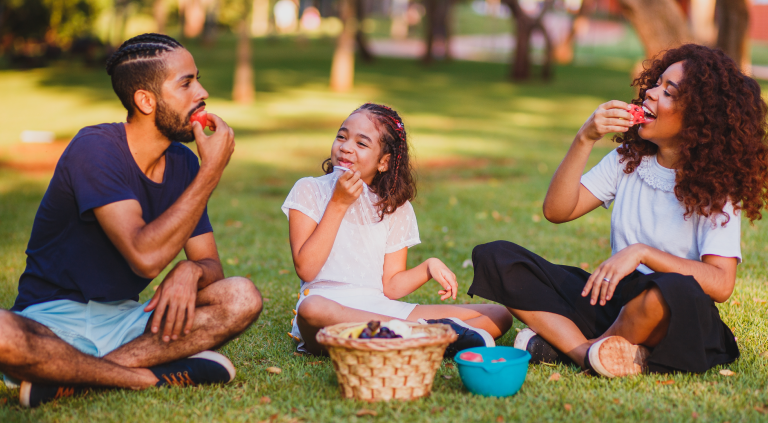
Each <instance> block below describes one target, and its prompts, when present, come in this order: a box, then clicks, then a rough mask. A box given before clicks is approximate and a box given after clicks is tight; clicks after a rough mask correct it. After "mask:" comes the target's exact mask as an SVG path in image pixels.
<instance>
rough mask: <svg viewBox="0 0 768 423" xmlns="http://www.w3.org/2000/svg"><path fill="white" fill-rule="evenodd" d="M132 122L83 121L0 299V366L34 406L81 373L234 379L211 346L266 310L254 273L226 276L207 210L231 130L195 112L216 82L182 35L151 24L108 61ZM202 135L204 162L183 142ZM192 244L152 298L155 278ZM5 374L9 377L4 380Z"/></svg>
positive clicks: (155, 381)
mask: <svg viewBox="0 0 768 423" xmlns="http://www.w3.org/2000/svg"><path fill="white" fill-rule="evenodd" d="M107 73H108V74H109V75H111V77H112V86H113V88H114V90H115V93H116V94H117V96H118V97H119V99H120V101H121V102H122V104H123V106H125V108H126V109H127V110H128V119H127V122H126V123H114V124H102V125H96V126H90V127H86V128H84V129H82V130H81V131H80V132H79V133H78V134H77V136H75V138H74V139H73V140H72V141H71V143H70V144H69V146H68V147H67V149H66V150H65V151H64V153H63V154H62V156H61V158H60V159H59V163H58V164H57V166H56V170H55V172H54V175H53V178H52V179H51V183H50V185H49V187H48V190H47V191H46V193H45V196H44V197H43V200H42V202H41V203H40V208H39V209H38V211H37V214H36V215H35V221H34V225H33V228H32V235H31V237H30V240H29V246H28V248H27V256H28V257H27V266H26V269H25V271H24V273H23V274H22V276H21V278H20V280H19V295H18V297H17V298H16V302H15V304H14V306H13V308H12V309H11V311H6V310H0V372H2V373H3V374H4V375H5V377H6V383H10V382H13V380H14V379H15V381H16V382H17V383H20V385H21V392H20V401H21V403H22V405H24V406H27V407H34V406H36V405H38V404H41V403H43V402H46V401H50V400H52V399H55V398H58V397H61V396H67V395H72V393H74V392H76V391H78V390H79V388H78V387H83V386H101V387H117V388H131V389H143V388H147V387H150V386H161V385H180V386H184V385H197V384H201V383H226V382H229V381H231V380H232V378H234V375H235V368H234V366H233V365H232V363H231V362H230V361H229V360H228V359H227V358H226V357H224V356H223V355H221V354H218V353H215V352H213V351H207V350H210V349H215V348H218V347H221V346H222V345H224V344H225V343H226V342H227V341H228V340H230V339H232V338H233V337H235V336H236V335H237V334H239V333H241V332H242V331H244V330H245V329H246V328H247V327H248V326H249V325H250V324H251V323H253V322H254V321H255V320H256V319H257V318H258V316H259V313H260V312H261V307H262V302H261V296H260V294H259V292H258V290H257V289H256V287H255V286H254V285H253V283H252V282H251V281H249V280H248V279H245V278H238V277H234V278H227V279H225V278H224V274H223V272H222V267H221V262H220V261H219V256H218V252H217V250H216V242H215V240H214V237H213V233H212V229H211V225H210V222H209V220H208V215H207V211H206V204H207V202H208V198H209V197H210V195H211V192H213V190H214V188H215V187H216V185H217V184H218V182H219V180H220V178H221V175H222V173H223V171H224V168H225V167H226V165H227V163H228V162H229V159H230V156H231V155H232V152H233V151H234V145H235V144H234V132H233V131H232V129H230V128H229V127H228V126H227V124H226V123H224V121H223V120H221V119H220V118H219V117H217V116H215V115H212V114H209V115H208V123H209V124H210V125H211V126H212V127H213V128H214V133H213V134H212V135H210V136H207V135H206V134H205V132H204V131H203V127H202V126H201V125H200V124H199V123H198V122H195V123H193V124H190V117H191V115H192V114H193V113H194V112H196V111H199V110H202V109H203V108H204V106H205V102H204V100H205V99H206V98H207V97H208V93H207V92H206V91H205V89H203V87H202V86H201V85H200V83H199V82H198V71H197V68H196V66H195V62H194V59H193V58H192V55H191V54H190V53H189V52H188V51H187V50H186V49H184V47H182V46H181V44H179V43H178V42H177V41H176V40H174V39H173V38H170V37H167V36H165V35H159V34H144V35H140V36H138V37H135V38H132V39H130V40H128V41H126V42H125V43H124V44H123V45H122V46H121V47H120V49H119V50H118V51H117V52H115V54H114V55H113V56H112V57H111V58H110V59H109V61H108V62H107ZM191 141H195V143H196V144H197V151H198V153H199V155H200V162H199V163H198V159H197V157H196V156H195V155H194V153H192V151H191V150H190V149H189V148H187V147H186V146H184V145H182V144H180V143H179V142H185V143H186V142H191ZM182 249H184V252H185V254H186V257H187V259H186V260H182V261H180V262H178V263H177V264H176V265H175V266H174V267H173V268H172V269H171V270H170V272H168V275H167V276H166V277H165V278H164V279H163V281H162V283H161V284H160V285H159V286H158V288H157V291H156V292H155V295H154V297H153V298H152V300H151V301H149V302H148V303H145V304H139V303H138V302H137V300H138V295H139V293H140V292H141V291H142V290H144V288H146V287H147V285H148V284H149V283H150V282H151V280H152V279H153V278H155V277H157V276H158V275H159V274H160V272H161V271H163V269H164V268H165V267H166V266H168V264H170V263H171V261H172V260H173V259H174V258H175V257H176V256H177V254H178V253H179V252H180V251H181V250H182ZM9 380H10V382H9Z"/></svg>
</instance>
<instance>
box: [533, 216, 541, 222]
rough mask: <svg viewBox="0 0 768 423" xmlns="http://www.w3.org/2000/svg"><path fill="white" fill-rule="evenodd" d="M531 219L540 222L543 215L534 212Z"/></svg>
mask: <svg viewBox="0 0 768 423" xmlns="http://www.w3.org/2000/svg"><path fill="white" fill-rule="evenodd" d="M531 220H533V221H534V222H535V223H539V222H541V216H539V215H538V214H534V215H533V216H531Z"/></svg>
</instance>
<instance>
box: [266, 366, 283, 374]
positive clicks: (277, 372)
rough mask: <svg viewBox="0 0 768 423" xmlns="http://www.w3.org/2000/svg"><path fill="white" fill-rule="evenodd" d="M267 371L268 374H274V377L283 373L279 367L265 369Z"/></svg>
mask: <svg viewBox="0 0 768 423" xmlns="http://www.w3.org/2000/svg"><path fill="white" fill-rule="evenodd" d="M267 371H268V372H270V373H274V374H276V375H279V374H280V373H282V372H283V369H281V368H279V367H267Z"/></svg>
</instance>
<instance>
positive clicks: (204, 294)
mask: <svg viewBox="0 0 768 423" xmlns="http://www.w3.org/2000/svg"><path fill="white" fill-rule="evenodd" d="M261 309H262V301H261V294H259V291H258V289H256V286H254V284H253V282H251V281H250V280H248V279H246V278H241V277H232V278H228V279H223V280H220V281H217V282H214V283H212V284H210V285H208V286H207V287H205V288H203V289H202V290H200V291H199V292H198V294H197V307H196V308H195V321H194V323H193V326H192V330H191V332H190V333H189V334H187V335H182V336H181V337H180V338H179V339H178V340H176V341H170V342H163V341H162V339H161V337H162V330H161V331H159V332H158V333H157V334H153V333H145V334H144V335H142V336H139V337H138V338H136V339H134V340H133V341H131V342H129V343H127V344H125V345H123V346H121V347H120V348H117V349H116V350H114V351H112V352H111V353H109V354H107V355H106V356H104V359H106V360H108V361H111V362H113V363H116V364H119V365H122V366H126V367H134V368H135V367H151V366H155V365H158V364H162V363H168V362H170V361H174V360H178V359H180V358H185V357H189V356H191V355H194V354H197V353H199V352H200V351H204V350H209V349H215V348H218V347H221V346H222V345H224V344H225V343H226V342H227V341H229V340H230V339H232V338H234V337H235V336H237V335H238V334H240V333H241V332H243V331H244V330H245V329H247V328H248V326H250V325H251V323H253V322H254V321H256V319H257V318H258V317H259V314H260V313H261ZM163 324H165V321H163ZM160 327H161V328H162V324H161V326H160Z"/></svg>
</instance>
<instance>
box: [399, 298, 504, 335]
mask: <svg viewBox="0 0 768 423" xmlns="http://www.w3.org/2000/svg"><path fill="white" fill-rule="evenodd" d="M446 317H455V318H457V319H460V320H462V321H464V322H466V323H467V324H468V325H470V326H472V327H475V328H480V329H483V330H485V331H486V332H488V333H489V334H491V336H493V337H494V338H495V339H497V338H500V337H501V336H502V335H504V334H505V333H507V331H508V330H509V328H511V327H512V323H513V320H514V319H513V318H512V315H511V314H509V312H508V311H507V309H506V308H505V307H504V306H500V305H497V304H457V305H453V304H436V305H418V306H416V308H414V309H413V311H412V312H411V314H409V315H408V320H412V321H416V320H418V319H442V318H446Z"/></svg>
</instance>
